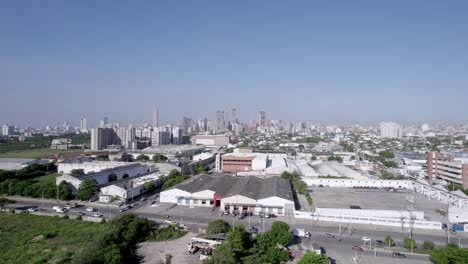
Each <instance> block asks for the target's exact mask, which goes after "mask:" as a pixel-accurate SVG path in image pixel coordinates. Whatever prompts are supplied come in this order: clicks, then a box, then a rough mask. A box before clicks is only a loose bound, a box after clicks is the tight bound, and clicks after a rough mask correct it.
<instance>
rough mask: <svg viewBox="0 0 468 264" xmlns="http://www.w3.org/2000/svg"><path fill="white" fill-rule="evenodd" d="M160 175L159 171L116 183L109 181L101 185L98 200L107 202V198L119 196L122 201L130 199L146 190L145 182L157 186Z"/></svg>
mask: <svg viewBox="0 0 468 264" xmlns="http://www.w3.org/2000/svg"><path fill="white" fill-rule="evenodd" d="M161 176H162V174H160V173H152V174H148V175H144V176H140V177H136V178H130V179H129V180H126V181H121V182H117V183H114V184H112V183H109V184H106V185H104V186H102V187H101V191H100V194H99V200H100V201H103V202H108V200H109V199H108V198H109V197H110V198H115V197H117V198H119V199H120V200H122V201H126V200H128V199H132V198H134V197H137V196H140V195H142V194H143V193H145V192H146V191H149V190H145V184H146V183H148V182H152V183H153V186H154V187H158V186H159V184H160V182H159V178H160V177H161Z"/></svg>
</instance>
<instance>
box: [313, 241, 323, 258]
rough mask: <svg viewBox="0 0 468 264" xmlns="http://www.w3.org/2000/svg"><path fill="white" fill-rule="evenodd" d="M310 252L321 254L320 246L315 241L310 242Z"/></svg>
mask: <svg viewBox="0 0 468 264" xmlns="http://www.w3.org/2000/svg"><path fill="white" fill-rule="evenodd" d="M311 249H312V250H311V251H312V252H315V254H318V255H322V248H320V246H319V245H318V244H317V243H312V248H311Z"/></svg>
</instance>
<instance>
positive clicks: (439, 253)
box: [430, 244, 468, 264]
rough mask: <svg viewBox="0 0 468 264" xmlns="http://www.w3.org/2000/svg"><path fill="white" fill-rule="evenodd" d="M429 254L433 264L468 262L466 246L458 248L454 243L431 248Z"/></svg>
mask: <svg viewBox="0 0 468 264" xmlns="http://www.w3.org/2000/svg"><path fill="white" fill-rule="evenodd" d="M430 254H431V260H432V262H433V263H434V264H447V263H448V264H452V263H453V264H458V263H460V264H463V263H468V248H459V247H458V246H457V245H454V244H450V245H447V246H445V247H443V248H440V249H436V250H433V251H432V252H431V253H430Z"/></svg>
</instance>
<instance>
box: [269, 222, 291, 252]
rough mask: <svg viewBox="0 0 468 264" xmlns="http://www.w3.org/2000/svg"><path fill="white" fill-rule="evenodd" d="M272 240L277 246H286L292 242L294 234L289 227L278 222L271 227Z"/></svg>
mask: <svg viewBox="0 0 468 264" xmlns="http://www.w3.org/2000/svg"><path fill="white" fill-rule="evenodd" d="M268 232H269V233H270V234H271V238H272V239H273V242H274V243H275V244H280V245H282V246H286V245H288V244H289V242H291V240H292V234H291V232H289V225H288V224H286V223H285V222H282V221H276V222H274V223H273V225H272V226H271V229H270V231H268Z"/></svg>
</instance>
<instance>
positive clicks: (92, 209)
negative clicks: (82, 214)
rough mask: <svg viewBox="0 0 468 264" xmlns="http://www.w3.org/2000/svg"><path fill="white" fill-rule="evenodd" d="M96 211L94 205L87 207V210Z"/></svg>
mask: <svg viewBox="0 0 468 264" xmlns="http://www.w3.org/2000/svg"><path fill="white" fill-rule="evenodd" d="M94 211H96V209H94V207H88V208H86V212H94Z"/></svg>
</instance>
